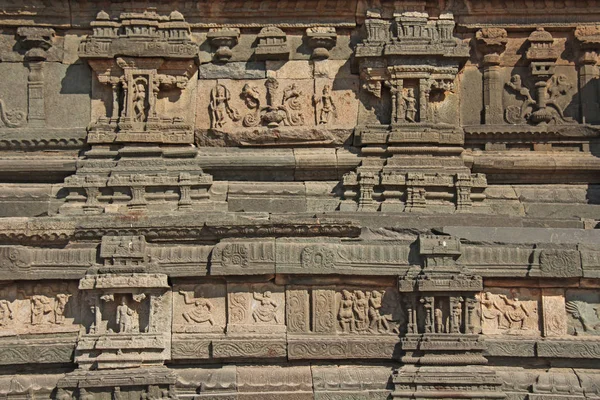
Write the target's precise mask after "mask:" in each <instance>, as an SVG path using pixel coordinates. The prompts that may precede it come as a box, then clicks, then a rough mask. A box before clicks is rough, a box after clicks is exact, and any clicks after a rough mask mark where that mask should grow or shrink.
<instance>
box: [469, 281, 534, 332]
mask: <svg viewBox="0 0 600 400" xmlns="http://www.w3.org/2000/svg"><path fill="white" fill-rule="evenodd" d="M480 302H481V311H482V317H483V323H484V326H485V327H486V328H487V329H486V330H488V331H490V332H494V331H498V330H505V331H508V332H518V331H524V330H536V329H537V326H534V324H535V323H537V321H534V320H536V318H537V316H536V314H537V309H531V308H530V307H528V306H527V305H526V304H524V303H523V302H522V301H521V300H519V298H518V294H517V292H516V291H514V290H513V291H511V297H508V296H507V295H504V294H492V293H490V292H485V293H483V295H482V297H481V300H480Z"/></svg>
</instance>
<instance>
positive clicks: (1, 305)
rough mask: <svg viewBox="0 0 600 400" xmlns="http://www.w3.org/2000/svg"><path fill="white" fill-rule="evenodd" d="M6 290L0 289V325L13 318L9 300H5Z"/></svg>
mask: <svg viewBox="0 0 600 400" xmlns="http://www.w3.org/2000/svg"><path fill="white" fill-rule="evenodd" d="M5 297H6V291H5V290H1V291H0V326H5V325H7V324H8V323H9V320H11V319H14V314H13V308H12V304H11V303H10V301H8V300H6V298H5Z"/></svg>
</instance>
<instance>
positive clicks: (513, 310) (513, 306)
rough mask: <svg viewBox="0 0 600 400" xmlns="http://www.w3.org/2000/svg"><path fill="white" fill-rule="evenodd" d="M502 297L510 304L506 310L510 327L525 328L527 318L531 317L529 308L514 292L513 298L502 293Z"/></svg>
mask: <svg viewBox="0 0 600 400" xmlns="http://www.w3.org/2000/svg"><path fill="white" fill-rule="evenodd" d="M500 298H501V299H502V300H504V303H505V304H506V305H507V306H508V307H507V308H506V309H505V310H504V317H505V318H506V320H507V321H508V324H509V329H514V328H515V327H516V329H524V326H525V320H526V319H527V317H529V310H527V308H526V307H525V305H524V304H523V303H521V301H520V300H519V298H518V297H517V296H516V295H514V294H513V298H512V299H509V298H508V297H507V296H506V295H503V294H501V295H500Z"/></svg>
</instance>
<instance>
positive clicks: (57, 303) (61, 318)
mask: <svg viewBox="0 0 600 400" xmlns="http://www.w3.org/2000/svg"><path fill="white" fill-rule="evenodd" d="M65 290H66V285H65ZM71 296H72V295H71V294H68V293H58V294H57V295H56V296H55V300H54V322H55V323H57V324H64V323H65V308H66V307H67V302H68V301H69V297H71Z"/></svg>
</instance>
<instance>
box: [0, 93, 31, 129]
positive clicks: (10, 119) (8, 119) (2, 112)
mask: <svg viewBox="0 0 600 400" xmlns="http://www.w3.org/2000/svg"><path fill="white" fill-rule="evenodd" d="M0 120H2V123H4V126H6V127H7V128H20V127H21V126H23V125H25V124H26V123H27V114H26V113H25V112H23V111H18V110H9V109H7V108H6V104H5V103H4V100H2V99H0Z"/></svg>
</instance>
